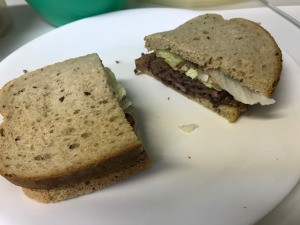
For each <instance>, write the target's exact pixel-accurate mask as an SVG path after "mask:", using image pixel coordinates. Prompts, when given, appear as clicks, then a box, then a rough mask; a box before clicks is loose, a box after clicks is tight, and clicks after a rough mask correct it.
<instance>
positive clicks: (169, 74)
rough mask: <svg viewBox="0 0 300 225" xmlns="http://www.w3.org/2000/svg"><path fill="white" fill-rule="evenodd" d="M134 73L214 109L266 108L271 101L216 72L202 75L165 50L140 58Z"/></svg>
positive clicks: (193, 66)
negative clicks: (147, 74) (204, 101)
mask: <svg viewBox="0 0 300 225" xmlns="http://www.w3.org/2000/svg"><path fill="white" fill-rule="evenodd" d="M136 65H137V72H138V71H141V72H150V73H151V74H152V75H153V76H155V77H156V78H157V79H159V80H161V81H162V82H163V83H164V84H165V85H167V86H171V87H173V88H175V89H177V90H178V91H180V92H182V93H184V94H186V95H188V96H190V97H203V98H206V99H208V100H209V101H210V102H211V103H212V104H213V106H214V107H216V108H217V107H218V106H219V105H229V106H234V107H236V106H238V107H240V108H246V106H247V105H254V104H257V103H260V104H261V105H269V104H273V103H275V101H274V100H273V99H270V98H268V97H266V96H263V95H262V94H260V93H259V92H256V91H252V90H250V89H249V88H248V87H246V86H243V85H242V84H241V83H240V82H239V81H238V80H235V79H233V78H231V77H229V76H227V75H225V74H223V73H222V72H221V71H220V70H217V69H215V70H209V71H203V70H202V69H201V67H199V66H198V65H196V64H195V63H192V62H189V61H187V60H185V59H183V58H181V57H180V56H179V55H176V54H173V53H170V52H169V51H165V50H158V51H156V52H152V53H150V54H142V56H141V57H140V58H139V59H137V60H136Z"/></svg>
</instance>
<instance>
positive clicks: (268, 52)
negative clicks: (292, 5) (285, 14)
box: [144, 14, 282, 97]
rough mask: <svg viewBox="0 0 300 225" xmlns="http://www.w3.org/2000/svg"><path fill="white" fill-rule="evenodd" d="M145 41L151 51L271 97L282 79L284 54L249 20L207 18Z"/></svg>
mask: <svg viewBox="0 0 300 225" xmlns="http://www.w3.org/2000/svg"><path fill="white" fill-rule="evenodd" d="M144 39H145V42H146V44H145V45H146V48H147V49H148V50H169V51H170V52H171V53H175V54H178V55H180V56H181V57H182V58H184V59H186V60H188V61H190V62H193V63H196V64H198V65H199V66H201V67H202V68H203V69H204V70H206V71H207V70H211V69H219V70H221V72H222V73H223V74H225V75H228V76H231V77H233V78H234V79H237V80H239V81H240V83H241V84H242V85H244V86H246V87H248V88H250V89H251V90H252V91H258V92H260V93H261V94H262V95H265V96H267V97H271V96H272V94H273V92H274V90H275V87H276V85H277V83H278V81H279V78H280V74H281V70H282V53H281V51H280V49H279V47H278V45H277V44H276V42H275V40H274V38H273V37H272V36H271V35H270V33H268V32H267V31H266V30H265V29H264V28H263V27H261V26H260V25H259V24H257V23H255V22H252V21H249V20H246V19H242V18H234V19H230V20H225V19H223V17H222V16H220V15H218V14H205V15H201V16H198V17H196V18H194V19H191V20H189V21H188V22H186V23H184V24H183V25H181V26H179V27H178V28H176V29H174V30H170V31H166V32H160V33H155V34H152V35H148V36H146V37H145V38H144Z"/></svg>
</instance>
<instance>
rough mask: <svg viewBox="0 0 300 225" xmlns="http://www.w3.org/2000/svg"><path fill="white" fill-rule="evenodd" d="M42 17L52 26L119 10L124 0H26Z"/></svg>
mask: <svg viewBox="0 0 300 225" xmlns="http://www.w3.org/2000/svg"><path fill="white" fill-rule="evenodd" d="M26 2H27V3H28V4H29V5H30V6H31V7H32V8H34V9H35V10H36V11H37V12H38V13H39V14H40V15H41V16H42V17H44V18H45V19H46V20H47V21H48V22H50V23H51V24H53V25H54V26H57V27H58V26H62V25H64V24H67V23H70V22H72V21H75V20H79V19H82V18H86V17H90V16H95V15H99V14H102V13H107V12H112V11H116V10H121V9H123V8H124V6H125V4H126V0H26Z"/></svg>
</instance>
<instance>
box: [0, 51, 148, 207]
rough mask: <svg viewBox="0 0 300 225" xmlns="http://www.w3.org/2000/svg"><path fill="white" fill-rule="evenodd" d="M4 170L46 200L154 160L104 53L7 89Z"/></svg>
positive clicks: (1, 104) (1, 107) (2, 95)
mask: <svg viewBox="0 0 300 225" xmlns="http://www.w3.org/2000/svg"><path fill="white" fill-rule="evenodd" d="M0 113H1V114H2V115H3V118H4V119H3V121H2V123H1V125H0V143H1V145H0V146H1V149H0V174H1V175H2V176H3V177H4V178H6V179H7V180H8V181H10V182H12V183H13V184H15V185H18V186H20V187H22V190H23V192H24V193H25V195H27V196H28V197H30V198H32V199H35V200H37V201H39V202H43V203H52V202H58V201H62V200H66V199H70V198H75V197H77V196H80V195H83V194H88V193H91V192H93V191H95V190H97V189H100V188H103V187H105V186H108V185H110V184H113V183H115V182H117V181H121V180H124V179H126V178H128V177H130V176H132V175H134V174H136V173H138V172H141V171H143V170H145V169H147V168H149V167H150V166H151V160H150V159H149V158H148V156H147V154H146V152H145V151H144V150H143V146H142V142H141V140H140V138H139V137H138V135H137V132H135V128H136V123H135V119H134V115H133V110H132V104H131V102H130V101H129V100H128V99H127V97H126V91H125V89H124V88H123V87H122V86H121V85H120V84H119V83H118V82H117V81H116V78H115V76H114V74H113V73H112V72H111V70H110V69H108V68H105V67H104V66H103V64H102V61H101V59H100V58H99V57H98V55H97V54H89V55H86V56H81V57H78V58H73V59H68V60H66V61H63V62H59V63H55V64H53V65H49V66H46V67H44V68H41V69H38V70H35V71H32V72H28V73H26V74H24V75H22V76H20V77H19V78H16V79H14V80H12V81H10V82H8V83H7V84H5V85H4V86H3V87H2V89H1V90H0Z"/></svg>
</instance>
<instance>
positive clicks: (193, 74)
mask: <svg viewBox="0 0 300 225" xmlns="http://www.w3.org/2000/svg"><path fill="white" fill-rule="evenodd" d="M185 75H187V76H188V77H190V78H192V79H195V78H196V77H197V76H198V71H197V70H195V69H194V68H190V69H189V70H188V71H186V72H185Z"/></svg>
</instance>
